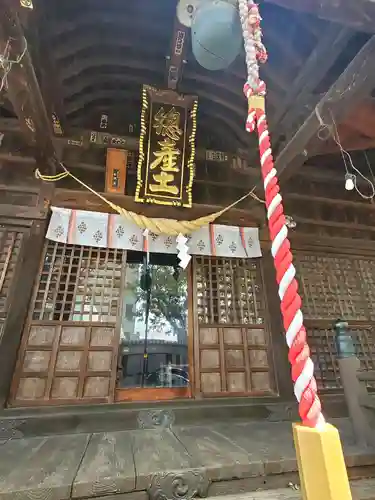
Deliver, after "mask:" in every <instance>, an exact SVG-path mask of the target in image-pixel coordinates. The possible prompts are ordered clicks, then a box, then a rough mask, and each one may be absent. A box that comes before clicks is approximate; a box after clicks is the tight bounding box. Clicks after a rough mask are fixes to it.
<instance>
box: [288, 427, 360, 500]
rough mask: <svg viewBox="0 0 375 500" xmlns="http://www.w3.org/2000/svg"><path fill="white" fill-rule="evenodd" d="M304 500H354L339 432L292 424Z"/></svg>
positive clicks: (332, 428) (329, 428)
mask: <svg viewBox="0 0 375 500" xmlns="http://www.w3.org/2000/svg"><path fill="white" fill-rule="evenodd" d="M293 437H294V445H295V447H296V453H297V461H298V470H299V476H300V481H301V491H302V498H303V500H352V494H351V491H350V484H349V479H348V473H347V471H346V466H345V461H344V454H343V451H342V446H341V441H340V435H339V432H338V430H337V429H336V428H335V427H334V426H333V425H330V424H325V426H324V427H323V429H322V430H318V429H313V428H311V427H306V426H304V425H300V424H294V425H293Z"/></svg>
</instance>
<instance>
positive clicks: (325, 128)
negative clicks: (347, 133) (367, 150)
mask: <svg viewBox="0 0 375 500" xmlns="http://www.w3.org/2000/svg"><path fill="white" fill-rule="evenodd" d="M315 114H316V117H317V119H318V121H319V124H320V129H319V130H318V137H319V139H320V140H322V141H323V140H326V139H328V137H332V139H333V140H334V142H335V143H336V145H337V146H338V148H339V150H340V154H341V158H342V161H343V163H344V167H345V172H346V174H349V175H351V174H350V169H352V170H353V171H354V172H356V173H357V174H358V175H359V176H360V177H362V179H363V180H365V181H366V182H367V183H368V184H369V185H370V187H371V191H372V194H371V195H366V194H363V193H362V192H361V191H360V189H359V187H358V184H357V176H356V175H354V176H353V177H354V179H353V182H354V188H355V190H356V191H357V193H358V194H359V195H360V196H361V198H363V199H364V200H372V199H374V197H375V186H374V184H373V183H372V182H371V180H370V179H369V178H368V177H366V176H365V175H364V174H362V172H361V171H360V170H358V168H357V167H356V166H355V165H354V163H353V159H352V157H351V155H350V153H348V151H346V149H344V148H343V147H342V144H341V141H340V135H339V132H338V129H337V124H336V120H335V117H334V116H333V113H332V110H330V115H331V119H332V124H331V125H328V124H327V123H325V122H324V120H323V118H322V115H321V113H320V110H319V105H318V106H316V107H315ZM324 133H327V135H323V134H324ZM366 159H367V163H368V166H369V169H370V172H372V170H371V166H370V163H369V161H368V158H367V155H366Z"/></svg>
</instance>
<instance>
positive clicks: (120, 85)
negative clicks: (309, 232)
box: [1, 0, 375, 152]
mask: <svg viewBox="0 0 375 500" xmlns="http://www.w3.org/2000/svg"><path fill="white" fill-rule="evenodd" d="M275 2H276V0H275ZM277 2H279V3H280V2H281V0H277ZM33 4H34V9H33V10H30V11H28V12H27V15H26V16H25V17H24V18H23V20H24V29H25V33H26V36H27V39H28V41H29V49H30V52H31V56H32V62H33V65H34V68H35V70H36V74H37V77H38V81H39V85H40V87H41V91H42V95H43V99H44V102H45V104H46V108H47V112H48V114H49V115H51V113H52V111H54V112H55V113H57V115H58V116H59V118H60V120H61V122H62V124H63V128H64V130H65V131H68V130H69V128H70V127H84V128H92V129H98V128H99V123H100V116H101V114H102V113H106V114H108V115H109V131H113V132H115V133H118V134H124V135H129V131H130V129H129V125H132V130H133V131H134V134H135V135H138V134H139V114H140V112H139V111H140V95H141V86H142V84H144V83H147V84H152V85H155V86H157V87H167V84H168V71H167V68H168V59H167V56H168V55H169V54H170V51H171V41H172V38H173V32H174V30H175V24H176V16H175V12H176V4H177V0H163V1H162V2H161V1H159V2H155V1H153V0H127V1H120V0H106V2H103V0H64V1H61V0H33ZM23 10H25V9H23ZM261 15H262V17H263V31H264V42H265V45H266V46H267V49H268V52H269V61H268V63H267V64H266V65H265V66H264V67H262V77H263V79H264V80H265V81H266V83H267V86H268V98H267V103H268V104H267V105H268V115H269V121H270V124H271V128H272V132H273V143H274V146H275V149H276V150H279V149H281V147H282V146H283V145H284V144H285V143H286V142H287V141H288V140H290V139H291V138H292V137H293V135H294V133H295V132H296V131H297V130H298V128H299V127H300V126H301V124H302V123H303V122H304V121H305V120H306V118H307V117H308V116H309V115H310V113H311V112H312V111H313V110H314V108H315V106H316V104H317V103H318V102H319V100H320V99H321V97H322V95H324V93H325V92H327V91H328V89H329V88H330V86H331V85H332V83H333V82H335V80H336V79H337V78H338V76H339V75H340V74H341V73H342V72H343V71H344V70H345V68H346V67H347V65H348V64H349V62H350V61H351V60H352V59H353V57H354V56H355V55H356V53H357V52H358V51H359V50H360V49H361V47H362V46H363V45H364V44H365V43H366V41H367V40H368V38H369V35H368V34H366V33H363V32H355V31H352V30H351V29H349V28H348V27H347V26H344V25H342V24H335V23H331V22H330V21H327V20H323V19H319V18H318V17H317V16H314V15H311V14H309V13H305V12H299V11H293V10H290V9H285V8H283V7H280V6H279V5H275V4H274V3H269V2H264V3H262V5H261ZM181 71H182V72H181V75H180V79H179V81H178V85H177V90H178V91H179V92H182V93H189V94H196V95H198V97H199V113H198V136H197V137H198V138H197V141H198V147H201V148H211V149H220V150H226V151H230V152H236V151H238V150H241V151H248V152H249V151H250V152H251V151H255V150H256V140H255V137H254V136H249V134H247V133H246V132H245V131H244V123H245V118H246V107H247V106H246V101H245V98H244V96H243V93H242V87H243V83H244V81H245V79H246V74H245V63H244V53H241V54H240V56H239V57H238V58H237V59H236V61H235V62H234V63H233V64H232V65H231V67H229V68H228V69H227V70H225V71H220V72H210V71H207V70H205V69H203V68H202V67H200V66H199V65H198V63H197V62H196V61H195V59H194V57H193V55H192V53H191V49H190V44H189V49H188V51H187V53H186V54H185V62H184V64H183V67H182V68H181ZM7 108H8V109H7ZM1 112H2V114H3V116H9V106H8V105H7V103H6V102H5V103H4V107H3V109H2V111H1ZM363 113H365V111H363ZM363 113H362V114H363ZM367 118H368V117H367ZM367 123H369V120H367ZM348 129H349V131H350V132H353V130H354V129H353V127H352V125H351V122H350V121H349V122H347V123H345V124H344V129H343V130H344V132H345V134H346V135H347V134H348ZM371 133H372V132H371ZM355 134H357V136H358V139H359V138H361V140H362V139H363V127H361V130H359V129H358V127H357V132H355ZM349 135H350V134H349ZM373 136H374V137H375V133H374V134H373ZM365 137H366V139H367V138H369V137H370V136H369V135H367V136H365ZM371 138H372V136H371ZM351 141H352V142H353V137H352V136H351ZM321 146H322V147H321V150H322V151H325V150H327V151H330V150H331V149H332V145H331V144H329V143H327V144H325V143H323V142H322V145H321Z"/></svg>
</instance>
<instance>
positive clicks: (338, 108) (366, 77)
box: [275, 36, 375, 180]
mask: <svg viewBox="0 0 375 500" xmlns="http://www.w3.org/2000/svg"><path fill="white" fill-rule="evenodd" d="M374 86H375V36H373V37H371V38H370V40H369V41H368V42H367V43H366V44H365V45H364V47H363V48H362V49H361V50H360V51H359V52H358V53H357V55H356V56H355V57H354V59H353V60H352V61H351V63H350V64H349V65H348V66H347V68H346V69H345V71H344V72H343V73H342V74H341V75H340V77H339V78H338V79H337V80H336V82H335V83H334V84H333V85H332V86H331V88H330V89H329V90H328V92H327V93H326V95H325V96H324V97H323V98H322V99H321V100H320V101H319V103H318V104H317V106H316V111H313V112H312V113H311V114H310V116H309V117H308V118H307V120H306V121H305V123H304V124H303V125H302V127H301V128H300V129H299V130H298V131H297V133H296V134H295V135H294V137H293V138H292V139H291V140H290V142H289V143H288V144H287V145H286V146H285V148H284V149H283V150H282V151H281V153H280V154H279V155H278V157H277V158H276V162H275V167H276V168H277V170H278V173H279V176H280V177H282V178H283V179H284V180H285V179H287V178H289V177H291V176H292V175H293V174H294V173H295V171H296V170H297V169H298V168H299V167H300V166H302V165H303V164H304V163H305V161H306V159H307V157H309V156H310V157H311V156H312V155H313V154H315V153H316V152H317V151H318V150H319V148H321V141H320V140H319V138H317V137H316V135H317V132H318V130H319V129H320V127H321V122H320V120H319V117H320V118H321V119H322V120H323V121H324V122H325V123H331V122H332V116H333V117H334V119H335V121H336V122H337V123H340V122H341V121H342V119H343V118H344V117H345V115H346V114H347V113H348V112H349V111H350V109H351V108H352V107H353V106H354V105H355V104H356V103H357V102H359V101H360V100H361V99H363V98H364V97H365V96H367V95H368V94H369V93H370V92H371V90H372V89H373V87H374Z"/></svg>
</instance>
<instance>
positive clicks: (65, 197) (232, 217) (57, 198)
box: [51, 188, 257, 227]
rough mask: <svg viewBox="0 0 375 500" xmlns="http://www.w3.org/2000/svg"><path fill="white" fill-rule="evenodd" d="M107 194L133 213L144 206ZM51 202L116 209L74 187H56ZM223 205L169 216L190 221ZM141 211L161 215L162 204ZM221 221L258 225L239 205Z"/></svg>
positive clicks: (173, 210) (173, 212)
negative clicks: (73, 188)
mask: <svg viewBox="0 0 375 500" xmlns="http://www.w3.org/2000/svg"><path fill="white" fill-rule="evenodd" d="M105 196H106V197H107V198H108V199H109V200H110V201H112V202H113V203H116V204H118V205H120V206H121V207H123V208H125V209H126V210H130V211H132V212H136V213H139V210H140V207H141V205H140V204H139V203H137V202H135V201H134V198H133V196H126V195H122V194H121V195H117V194H110V193H106V194H105ZM51 205H55V206H60V207H64V208H72V209H78V210H79V209H81V210H91V211H93V212H113V210H112V209H111V208H110V207H109V206H108V205H107V204H106V203H104V202H103V201H102V200H101V199H100V198H98V197H97V196H95V195H93V194H92V193H88V192H87V191H78V190H77V191H75V190H71V189H60V188H57V189H55V191H54V195H53V197H52V200H51ZM222 208H223V207H220V206H217V205H197V204H195V205H193V207H192V208H190V209H189V210H188V211H186V210H181V209H179V208H174V207H169V208H168V217H169V218H171V219H177V220H184V219H186V217H188V218H189V219H190V220H193V219H197V218H198V217H204V216H206V215H209V214H212V213H215V212H218V211H219V210H221V209H222ZM142 214H143V215H145V216H146V217H160V207H159V206H156V205H147V204H143V205H142ZM218 222H225V223H236V225H239V224H243V225H247V226H253V227H256V226H257V219H255V218H254V217H253V216H252V214H251V215H250V214H249V212H248V211H247V210H242V209H239V208H232V209H231V210H228V212H226V213H225V214H223V215H222V216H221V217H220V218H219V219H218Z"/></svg>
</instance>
